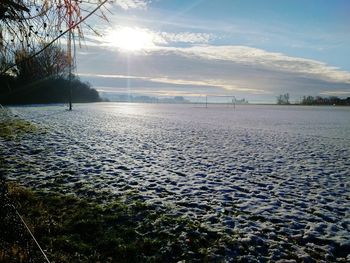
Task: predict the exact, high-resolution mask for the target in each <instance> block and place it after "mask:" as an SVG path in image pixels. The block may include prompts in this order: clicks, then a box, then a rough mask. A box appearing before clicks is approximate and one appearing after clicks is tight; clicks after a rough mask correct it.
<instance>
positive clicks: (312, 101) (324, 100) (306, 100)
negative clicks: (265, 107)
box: [276, 93, 350, 106]
mask: <svg viewBox="0 0 350 263" xmlns="http://www.w3.org/2000/svg"><path fill="white" fill-rule="evenodd" d="M276 99H277V104H278V105H290V104H291V103H290V101H289V94H288V93H286V94H281V95H279V96H277V97H276ZM295 104H298V105H339V106H350V97H347V98H346V99H345V98H344V99H342V98H339V97H335V96H331V97H321V96H316V97H313V96H304V97H302V99H301V100H300V102H297V103H295Z"/></svg>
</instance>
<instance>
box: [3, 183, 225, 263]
mask: <svg viewBox="0 0 350 263" xmlns="http://www.w3.org/2000/svg"><path fill="white" fill-rule="evenodd" d="M8 198H9V200H11V201H12V202H13V203H14V204H16V205H17V207H18V211H19V212H20V214H21V215H22V216H23V217H24V218H25V219H26V220H27V223H28V224H29V225H30V228H31V229H32V232H33V234H34V235H35V237H36V238H37V240H38V241H39V243H40V244H42V246H43V249H44V250H45V251H46V252H47V255H48V257H49V258H50V260H51V261H53V262H98V261H100V262H154V261H159V262H177V261H179V260H184V259H187V260H199V261H203V260H210V257H212V256H210V254H211V255H213V253H212V252H213V251H211V250H218V251H217V252H219V247H220V243H221V242H222V241H223V240H222V238H223V237H222V236H220V235H219V234H218V233H216V232H211V231H209V230H208V229H206V228H204V227H202V226H200V225H196V223H192V222H191V221H189V220H187V219H185V218H180V217H174V216H172V215H171V214H167V212H166V211H159V209H158V208H157V207H156V206H151V205H146V204H145V203H142V202H140V201H135V202H131V203H129V204H128V205H125V204H124V203H123V202H121V201H115V202H113V203H110V204H108V205H105V206H101V205H99V204H96V203H91V202H87V201H86V200H82V199H79V198H76V197H73V196H67V195H60V194H55V193H43V192H33V191H31V190H28V189H25V188H23V187H20V186H18V185H16V184H13V183H11V184H9V185H8ZM17 221H18V220H17ZM5 222H7V224H8V226H6V225H2V228H3V227H5V228H6V230H8V229H12V230H13V232H14V233H15V232H18V229H16V225H15V226H13V225H12V224H13V222H11V221H10V220H7V221H6V220H5ZM18 223H20V222H18ZM21 230H22V231H24V229H23V227H22V229H21ZM3 232H4V229H3ZM5 232H6V231H5ZM7 232H8V231H7ZM2 236H4V235H2ZM5 237H11V233H7V235H5ZM21 238H22V240H20V242H18V243H17V247H16V249H15V253H13V252H14V249H13V248H14V247H13V245H12V246H10V245H11V244H8V247H9V248H11V250H10V251H0V261H1V260H3V261H6V260H8V259H9V258H11V257H13V256H14V255H15V256H17V257H18V258H22V259H24V261H23V262H27V261H28V260H29V259H31V258H36V259H38V258H40V254H39V251H38V250H36V251H35V246H33V245H28V244H29V243H30V236H28V234H27V233H25V232H23V233H22V234H21ZM26 248H28V249H26ZM210 251H211V252H210ZM209 252H210V253H209ZM1 256H2V258H1ZM8 262H11V261H8Z"/></svg>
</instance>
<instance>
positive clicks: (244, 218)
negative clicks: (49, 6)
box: [0, 103, 350, 259]
mask: <svg viewBox="0 0 350 263" xmlns="http://www.w3.org/2000/svg"><path fill="white" fill-rule="evenodd" d="M74 106H75V107H74V110H73V111H72V112H69V111H66V110H65V108H64V107H63V106H57V105H56V106H33V107H13V108H11V110H12V111H13V112H14V113H15V114H17V115H18V116H19V117H21V118H24V119H27V120H31V121H32V122H34V123H37V124H39V126H40V127H44V128H45V130H46V131H45V132H40V133H39V134H36V135H28V136H25V137H24V138H23V140H21V141H13V142H10V141H4V140H0V146H1V147H2V148H3V149H4V152H5V155H6V156H8V157H11V158H9V165H10V167H9V168H8V169H7V174H8V177H9V178H10V179H13V180H16V181H19V182H21V183H22V184H25V185H28V186H31V187H35V188H41V189H49V190H50V189H51V190H53V189H54V190H57V191H61V192H65V193H74V194H78V195H82V196H87V197H91V198H92V197H93V196H104V198H106V200H111V199H113V198H116V197H119V196H123V195H125V193H128V192H135V193H137V194H138V195H140V196H141V197H142V199H143V200H145V201H147V202H150V203H157V204H160V205H164V206H167V207H171V208H172V209H173V211H174V214H178V215H186V216H189V217H192V218H193V219H195V220H199V221H200V222H202V223H203V224H206V225H208V226H210V227H212V228H213V229H218V230H219V231H228V232H229V231H232V230H234V231H238V232H240V233H243V234H244V235H245V239H247V240H248V239H249V240H251V239H254V240H258V241H259V240H263V242H266V243H267V244H269V245H270V249H271V251H270V252H271V258H272V259H273V255H274V253H277V254H278V251H280V250H279V249H280V248H281V246H282V244H283V243H291V240H293V242H292V243H293V246H294V248H293V250H294V251H296V252H295V253H297V254H298V255H299V256H300V257H301V258H304V257H307V256H308V251H309V249H310V246H311V245H312V244H313V245H314V246H318V248H317V251H319V253H321V254H322V253H323V254H324V255H325V257H326V255H327V257H328V258H329V257H331V256H330V255H334V257H337V253H338V252H337V251H339V249H340V250H342V251H346V249H349V250H348V251H350V244H349V240H350V224H349V218H350V194H349V191H348V189H349V187H350V158H349V156H350V132H349V130H350V109H349V108H346V107H299V106H290V107H280V106H254V105H244V106H237V107H236V109H235V110H234V109H233V108H230V107H227V106H226V107H217V106H210V107H209V108H207V109H206V108H204V107H203V106H200V105H157V104H125V103H124V104H122V103H120V104H118V103H96V104H77V105H74ZM14 156H17V157H18V158H17V159H15V158H12V157H14ZM18 159H19V160H18ZM23 162H24V163H25V165H23ZM258 241H257V242H258ZM259 242H260V241H259ZM305 244H307V245H305ZM315 249H316V248H314V250H315ZM342 253H343V252H342ZM348 254H349V252H347V253H346V255H345V258H346V256H347V255H348ZM343 256H344V255H343Z"/></svg>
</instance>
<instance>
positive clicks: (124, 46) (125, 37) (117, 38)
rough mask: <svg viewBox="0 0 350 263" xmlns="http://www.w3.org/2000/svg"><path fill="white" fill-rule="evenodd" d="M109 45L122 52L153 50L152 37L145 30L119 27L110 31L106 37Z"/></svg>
mask: <svg viewBox="0 0 350 263" xmlns="http://www.w3.org/2000/svg"><path fill="white" fill-rule="evenodd" d="M106 40H107V42H108V44H109V45H111V46H114V47H117V48H119V49H121V50H124V51H140V50H147V49H151V48H153V47H154V46H155V45H154V42H153V36H152V33H150V32H149V31H148V30H146V29H142V28H137V27H120V28H117V29H113V30H110V31H109V32H108V34H107V36H106Z"/></svg>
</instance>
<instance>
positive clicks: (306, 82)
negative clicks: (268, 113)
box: [77, 0, 350, 102]
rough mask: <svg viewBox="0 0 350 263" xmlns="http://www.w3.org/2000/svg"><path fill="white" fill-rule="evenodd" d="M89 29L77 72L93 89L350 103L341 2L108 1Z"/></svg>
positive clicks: (345, 9)
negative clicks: (346, 99) (95, 32)
mask: <svg viewBox="0 0 350 263" xmlns="http://www.w3.org/2000/svg"><path fill="white" fill-rule="evenodd" d="M108 8H109V10H111V11H112V13H113V15H108V16H109V20H110V22H109V23H105V22H103V21H101V20H99V19H93V20H90V25H91V26H93V27H94V28H95V29H97V30H98V31H99V32H100V33H101V34H102V35H103V36H102V37H97V36H95V35H92V34H91V33H87V34H86V47H85V48H82V49H80V50H79V52H78V54H77V65H78V67H77V72H78V74H80V76H81V78H83V79H84V80H88V81H90V82H91V84H92V85H93V86H94V87H96V88H97V89H98V90H100V91H104V92H111V93H123V94H124V93H131V94H137V95H149V96H177V95H179V96H185V97H187V98H190V99H192V100H195V98H196V97H198V96H202V95H206V94H209V95H210V94H212V95H235V96H236V97H239V98H247V99H248V100H249V101H252V102H273V101H275V97H276V96H277V95H278V94H281V93H285V92H288V93H290V95H291V97H292V99H293V100H298V99H299V98H300V97H301V96H303V95H313V96H317V95H323V96H329V95H336V96H342V97H347V96H350V60H349V59H348V58H349V57H350V27H349V25H350V21H349V20H350V1H346V0H332V1H328V0H317V1H316V0H308V1H301V0H293V1H292V0H285V1H281V0H264V1H262V0H260V1H258V0H256V1H249V0H245V1H241V0H218V1H208V0H194V1H190V0H187V1H186V0H153V1H146V0H117V1H116V3H115V4H114V5H110V6H108Z"/></svg>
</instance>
